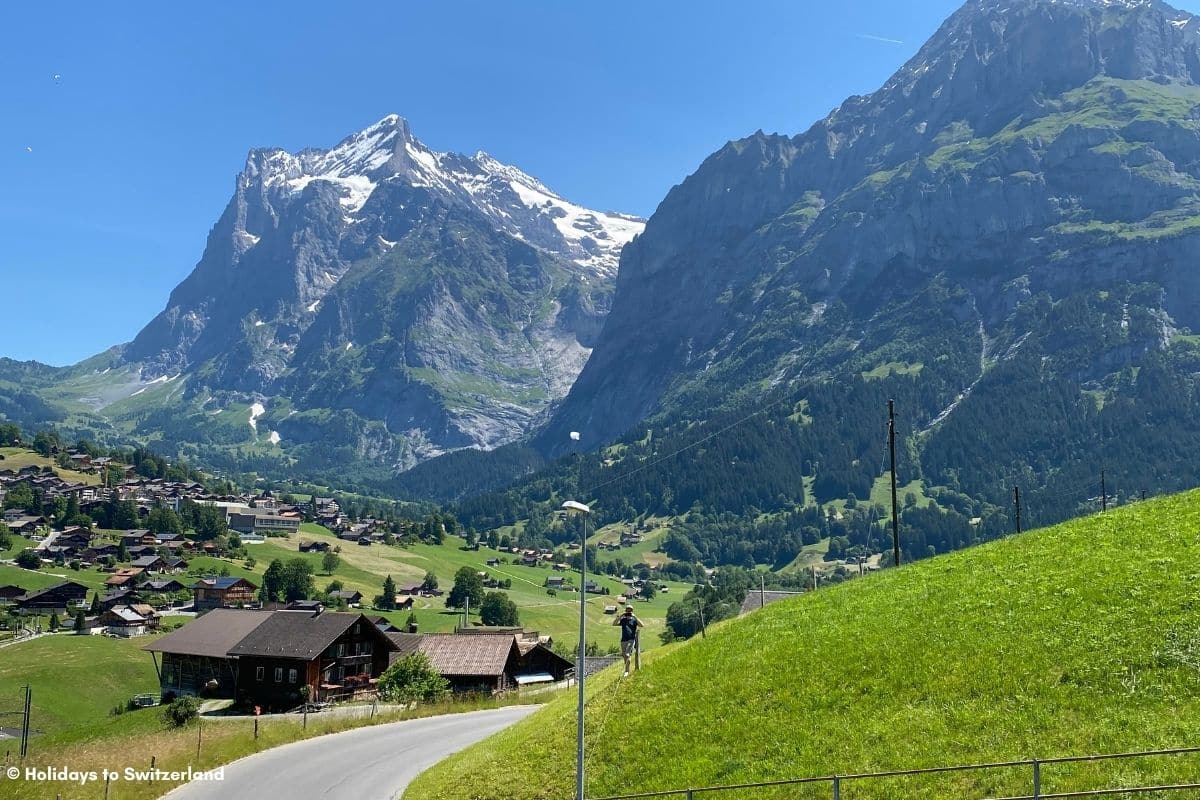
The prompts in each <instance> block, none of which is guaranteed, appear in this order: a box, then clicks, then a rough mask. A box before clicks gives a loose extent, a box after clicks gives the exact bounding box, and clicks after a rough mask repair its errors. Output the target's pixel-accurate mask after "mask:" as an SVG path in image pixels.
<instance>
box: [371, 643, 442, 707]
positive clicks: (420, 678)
mask: <svg viewBox="0 0 1200 800" xmlns="http://www.w3.org/2000/svg"><path fill="white" fill-rule="evenodd" d="M449 690H450V683H449V681H447V680H446V679H445V678H443V677H442V676H441V675H439V674H438V672H437V670H435V669H434V668H433V664H432V663H431V662H430V661H429V656H427V655H425V654H424V653H410V654H409V655H407V656H405V657H404V658H401V659H399V660H397V661H396V663H394V664H392V665H391V666H390V667H388V668H387V671H385V672H384V673H383V675H381V676H380V677H379V696H380V697H381V698H383V699H384V700H387V701H390V702H400V703H408V702H412V701H413V700H424V701H426V702H432V701H434V700H437V699H439V698H440V697H442V696H443V695H445V694H446V693H447V692H448V691H449Z"/></svg>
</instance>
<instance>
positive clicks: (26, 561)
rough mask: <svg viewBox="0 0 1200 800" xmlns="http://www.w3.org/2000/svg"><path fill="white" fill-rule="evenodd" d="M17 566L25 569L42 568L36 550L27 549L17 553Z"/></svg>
mask: <svg viewBox="0 0 1200 800" xmlns="http://www.w3.org/2000/svg"><path fill="white" fill-rule="evenodd" d="M16 561H17V566H18V567H24V568H25V569H38V568H39V567H41V566H42V559H41V556H39V555H38V554H37V551H36V550H30V549H29V548H28V547H27V548H25V549H24V550H22V551H21V552H19V553H17V558H16Z"/></svg>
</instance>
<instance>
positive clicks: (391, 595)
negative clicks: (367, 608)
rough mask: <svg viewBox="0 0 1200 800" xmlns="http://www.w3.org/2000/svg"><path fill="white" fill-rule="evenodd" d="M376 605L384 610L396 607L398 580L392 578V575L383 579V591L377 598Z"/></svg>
mask: <svg viewBox="0 0 1200 800" xmlns="http://www.w3.org/2000/svg"><path fill="white" fill-rule="evenodd" d="M375 607H376V608H382V609H383V610H384V611H392V610H393V609H395V608H396V582H395V581H394V580H392V576H391V575H388V576H387V577H386V578H384V579H383V592H382V593H381V594H380V595H379V596H378V597H376V598H375Z"/></svg>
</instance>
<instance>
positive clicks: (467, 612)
mask: <svg viewBox="0 0 1200 800" xmlns="http://www.w3.org/2000/svg"><path fill="white" fill-rule="evenodd" d="M465 600H466V601H467V604H466V606H464V608H463V624H462V626H463V630H464V631H465V630H466V629H467V628H469V627H471V595H470V593H468V594H467V596H466V598H465Z"/></svg>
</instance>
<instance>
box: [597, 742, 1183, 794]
mask: <svg viewBox="0 0 1200 800" xmlns="http://www.w3.org/2000/svg"><path fill="white" fill-rule="evenodd" d="M1197 753H1200V747H1179V748H1173V749H1164V750H1145V751H1140V752H1134V753H1109V754H1104V755H1089V756H1064V757H1060V758H1044V759H1029V760H1025V761H1000V762H995V763H989V764H963V765H957V766H951V767H927V768H924V769H908V770H889V771H886V772H861V773H852V774H849V775H822V776H819V777H810V778H792V779H788V780H779V781H763V782H759V783H738V784H729V785H725V786H704V787H693V788H689V789H672V790H668V791H660V792H640V793H637V794H622V795H611V796H608V797H600V798H590V800H643V799H644V800H649V799H650V798H667V797H680V798H683V800H697V795H718V797H715V798H712V800H722V798H728V797H730V796H735V797H738V798H739V800H742V798H743V797H745V798H750V797H761V796H762V795H764V794H768V793H769V792H767V791H766V790H770V789H778V788H779V787H792V788H793V789H799V788H801V787H807V788H808V789H809V790H811V791H812V792H813V793H812V794H811V795H808V794H806V795H805V797H808V796H812V797H832V798H833V800H842V793H843V791H845V790H846V789H847V788H849V786H850V785H852V784H856V783H870V782H881V781H887V780H895V779H902V778H913V777H929V776H937V775H948V774H952V773H968V772H994V771H998V770H1006V771H1010V772H1011V771H1020V772H1025V777H1024V778H1023V779H1016V780H1015V781H1014V783H1016V782H1019V783H1021V784H1023V785H1024V786H1028V787H1029V790H1028V791H1029V794H1015V795H1014V794H1006V795H997V796H991V797H985V798H982V799H981V800H1051V798H1068V797H1106V796H1115V795H1146V794H1149V793H1152V792H1178V791H1185V790H1192V791H1197V790H1200V782H1196V781H1200V768H1198V769H1197V770H1196V771H1195V772H1194V773H1192V774H1193V775H1195V778H1189V779H1188V780H1189V781H1191V782H1188V783H1162V784H1154V785H1145V786H1123V787H1108V788H1102V789H1085V790H1075V791H1046V782H1045V781H1044V778H1043V770H1045V769H1046V768H1047V767H1054V766H1055V765H1079V764H1087V763H1093V762H1100V761H1118V760H1131V759H1142V758H1157V757H1167V756H1182V755H1188V754H1197ZM743 793H745V794H743ZM787 796H788V797H796V796H798V795H797V793H796V792H795V791H789V792H788V793H787ZM910 796H938V795H937V794H933V795H931V794H928V790H924V791H922V792H920V793H918V794H912V795H910ZM941 796H950V795H941ZM953 796H955V797H959V798H962V797H963V795H961V794H959V793H955V794H954V795H953ZM1197 796H1200V795H1197ZM705 800H708V799H707V798H705Z"/></svg>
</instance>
